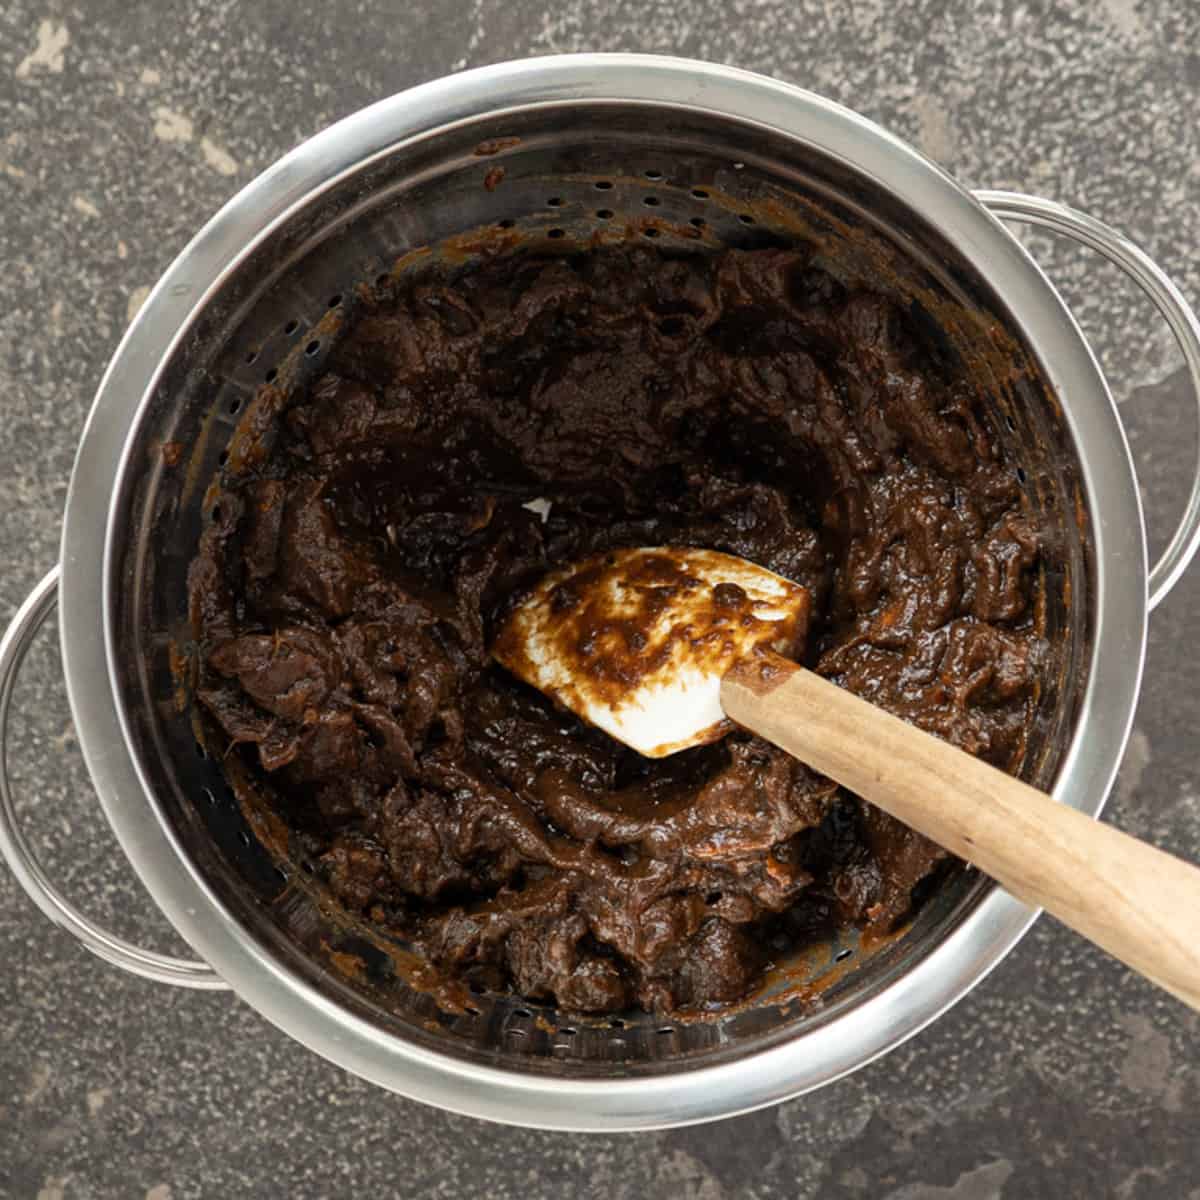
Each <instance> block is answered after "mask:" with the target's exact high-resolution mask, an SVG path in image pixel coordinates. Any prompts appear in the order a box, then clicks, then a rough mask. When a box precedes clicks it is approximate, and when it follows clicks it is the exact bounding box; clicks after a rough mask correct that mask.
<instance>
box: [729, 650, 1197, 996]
mask: <svg viewBox="0 0 1200 1200" xmlns="http://www.w3.org/2000/svg"><path fill="white" fill-rule="evenodd" d="M721 704H722V707H723V708H724V710H725V712H726V714H727V715H728V716H730V717H731V718H732V719H733V720H734V721H736V722H737V723H738V724H739V725H743V726H745V727H746V728H747V729H750V730H752V731H753V732H754V733H757V734H758V735H759V736H761V737H764V738H766V739H768V740H769V741H772V742H774V743H775V744H776V745H777V746H780V747H782V748H783V749H784V750H787V751H788V752H789V753H791V754H793V755H795V756H796V757H797V758H799V759H801V760H802V761H803V762H806V763H808V764H809V765H810V766H812V767H814V768H815V769H816V770H818V771H820V772H821V773H822V774H825V775H828V776H829V777H830V778H831V779H835V780H837V782H838V783H841V784H843V785H844V786H845V787H848V788H850V789H851V790H852V791H854V792H857V793H858V794H859V795H860V796H862V797H863V798H864V799H866V800H869V801H871V803H873V804H876V805H878V806H879V807H880V808H882V809H883V810H884V811H885V812H888V813H890V814H891V815H892V816H893V817H896V818H898V819H899V820H901V821H903V822H904V823H905V824H906V825H909V826H911V827H912V828H913V829H916V830H917V831H918V832H920V833H923V834H925V836H926V837H929V838H931V839H932V840H933V841H935V842H938V843H939V844H941V845H942V846H945V847H946V849H948V850H950V851H952V852H953V853H954V854H956V855H958V856H959V857H960V858H964V859H966V860H967V861H968V862H971V863H974V864H975V865H976V866H977V867H979V868H980V870H982V871H985V872H986V873H987V874H988V875H990V876H991V877H992V878H993V879H995V880H996V881H997V882H998V883H1000V884H1002V885H1003V886H1004V887H1005V888H1007V889H1008V890H1009V891H1010V892H1012V894H1013V895H1014V896H1016V897H1018V898H1019V899H1020V900H1023V901H1024V902H1025V903H1027V904H1031V905H1034V906H1037V907H1040V908H1044V909H1046V910H1047V911H1048V912H1051V913H1053V914H1054V915H1055V916H1056V917H1058V919H1059V920H1060V921H1063V922H1064V923H1065V924H1067V925H1069V926H1071V928H1072V929H1074V930H1076V931H1077V932H1079V933H1081V934H1083V936H1084V937H1086V938H1088V939H1089V940H1090V941H1093V942H1095V943H1096V944H1097V945H1098V946H1102V947H1103V948H1104V949H1105V950H1107V951H1108V952H1109V953H1110V954H1112V955H1115V956H1116V957H1117V958H1119V959H1120V960H1121V961H1122V962H1124V963H1126V964H1127V965H1128V966H1130V967H1132V968H1133V969H1134V970H1135V971H1139V972H1140V973H1141V974H1143V975H1145V976H1146V977H1147V978H1148V979H1151V980H1153V981H1154V982H1155V983H1157V984H1158V985H1159V986H1160V987H1163V988H1165V989H1166V990H1167V991H1169V992H1171V993H1172V994H1173V995H1175V996H1177V997H1178V998H1179V999H1180V1000H1182V1001H1183V1002H1184V1003H1185V1004H1189V1005H1191V1006H1192V1007H1193V1008H1196V1009H1200V870H1198V869H1197V868H1196V867H1193V866H1191V865H1189V864H1188V863H1185V862H1182V861H1181V860H1180V859H1178V858H1175V857H1173V856H1172V855H1170V854H1166V853H1164V852H1163V851H1161V850H1156V849H1155V848H1154V847H1153V846H1148V845H1146V844H1145V843H1144V842H1139V841H1138V840H1137V839H1136V838H1132V837H1130V836H1129V835H1128V834H1124V833H1121V832H1119V831H1118V830H1116V829H1114V828H1112V826H1110V825H1103V824H1101V823H1100V822H1098V821H1094V820H1092V819H1091V818H1090V817H1086V816H1084V815H1083V814H1082V813H1080V812H1077V811H1076V810H1075V809H1073V808H1068V807H1066V806H1065V805H1062V804H1059V803H1057V802H1056V801H1054V800H1053V799H1052V798H1051V797H1050V796H1048V795H1046V794H1045V793H1044V792H1040V791H1038V790H1037V789H1036V788H1032V787H1030V786H1029V785H1028V784H1024V783H1021V782H1020V781H1019V780H1017V779H1013V778H1012V777H1011V776H1009V775H1006V774H1004V772H1003V771H999V770H997V769H996V768H995V767H990V766H988V765H987V764H986V763H983V762H980V761H979V760H978V759H976V758H972V757H971V756H970V755H969V754H966V753H964V752H963V751H961V750H958V749H956V748H955V747H953V746H951V745H949V744H948V743H946V742H944V741H942V740H941V739H940V738H936V737H933V736H932V735H930V734H927V733H923V732H922V731H921V730H918V729H916V728H914V727H913V726H911V725H909V724H907V723H906V722H904V721H901V720H900V719H899V718H897V717H894V716H892V715H891V714H890V713H886V712H884V711H883V710H882V709H879V708H876V707H875V706H874V705H871V704H868V703H867V702H866V701H864V700H860V699H859V698H858V697H857V696H854V695H851V693H849V692H847V691H845V690H844V689H842V688H840V687H837V686H836V685H835V684H832V683H830V682H829V681H828V680H826V679H822V678H820V676H818V675H814V674H813V673H812V672H811V671H807V670H805V669H804V668H802V667H798V666H797V665H796V664H795V663H792V662H789V661H787V660H786V659H783V658H780V657H779V656H778V655H773V654H766V655H763V656H761V657H756V658H753V659H747V660H746V661H744V662H743V663H741V664H739V665H738V666H737V667H735V668H734V670H732V671H731V672H729V674H728V675H726V676H725V679H724V682H723V683H722V685H721Z"/></svg>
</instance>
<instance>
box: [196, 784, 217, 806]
mask: <svg viewBox="0 0 1200 1200" xmlns="http://www.w3.org/2000/svg"><path fill="white" fill-rule="evenodd" d="M200 795H202V796H203V797H204V798H205V800H207V801H208V803H209V805H210V806H211V807H212V808H216V807H217V798H216V796H214V795H213V794H212V790H211V789H210V788H201V789H200Z"/></svg>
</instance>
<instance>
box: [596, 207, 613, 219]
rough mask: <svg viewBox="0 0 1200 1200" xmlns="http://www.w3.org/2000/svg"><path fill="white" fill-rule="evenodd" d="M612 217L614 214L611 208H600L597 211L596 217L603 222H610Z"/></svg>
mask: <svg viewBox="0 0 1200 1200" xmlns="http://www.w3.org/2000/svg"><path fill="white" fill-rule="evenodd" d="M612 215H613V214H612V209H611V208H598V209H596V216H597V217H598V218H599V219H600V220H601V221H607V220H610V219H611V217H612Z"/></svg>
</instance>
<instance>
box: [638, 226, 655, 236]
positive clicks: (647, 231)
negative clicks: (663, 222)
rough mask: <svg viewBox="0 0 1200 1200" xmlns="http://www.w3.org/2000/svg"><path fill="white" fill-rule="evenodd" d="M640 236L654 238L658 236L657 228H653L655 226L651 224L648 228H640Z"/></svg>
mask: <svg viewBox="0 0 1200 1200" xmlns="http://www.w3.org/2000/svg"><path fill="white" fill-rule="evenodd" d="M642 237H648V238H656V237H658V230H657V229H655V227H654V226H653V225H651V226H650V228H649V229H643V230H642Z"/></svg>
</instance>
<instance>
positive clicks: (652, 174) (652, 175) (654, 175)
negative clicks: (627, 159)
mask: <svg viewBox="0 0 1200 1200" xmlns="http://www.w3.org/2000/svg"><path fill="white" fill-rule="evenodd" d="M645 174H646V178H647V179H654V180H658V179H661V178H662V177H663V173H662V172H661V171H657V170H655V169H654V168H653V167H651V168H650V169H649V170H648V171H647V172H646V173H645Z"/></svg>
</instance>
